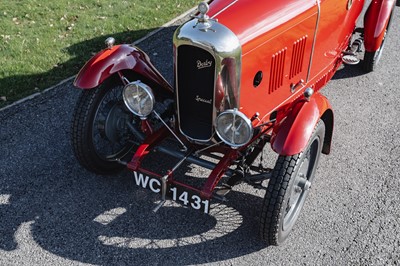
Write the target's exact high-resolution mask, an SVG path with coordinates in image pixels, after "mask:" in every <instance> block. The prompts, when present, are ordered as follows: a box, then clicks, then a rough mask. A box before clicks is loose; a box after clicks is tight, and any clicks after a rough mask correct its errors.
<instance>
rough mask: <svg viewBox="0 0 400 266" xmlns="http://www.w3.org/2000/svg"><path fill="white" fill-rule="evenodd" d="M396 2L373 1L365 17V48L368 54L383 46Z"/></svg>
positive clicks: (392, 0)
mask: <svg viewBox="0 0 400 266" xmlns="http://www.w3.org/2000/svg"><path fill="white" fill-rule="evenodd" d="M395 2H396V1H395V0H375V1H372V2H371V4H370V6H369V7H368V10H367V12H366V13H365V16H364V46H365V50H366V51H367V52H375V51H377V50H378V49H379V47H380V46H381V43H382V40H383V37H384V35H385V29H386V27H387V25H388V23H389V20H390V15H391V14H392V10H393V8H394V5H395Z"/></svg>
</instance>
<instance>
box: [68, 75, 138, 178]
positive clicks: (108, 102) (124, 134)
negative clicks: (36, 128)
mask: <svg viewBox="0 0 400 266" xmlns="http://www.w3.org/2000/svg"><path fill="white" fill-rule="evenodd" d="M122 89H123V85H122V84H120V83H114V82H107V83H104V84H103V85H100V86H99V87H97V88H94V89H90V90H84V91H82V94H81V95H80V97H79V99H78V101H77V104H76V107H75V110H74V114H73V120H72V127H71V133H72V146H73V151H74V154H75V156H76V158H77V159H78V161H79V163H80V164H81V165H82V166H84V167H85V168H86V169H88V170H89V171H91V172H94V173H97V174H105V175H108V174H113V173H116V172H118V171H120V170H121V169H123V168H124V167H125V166H123V165H121V164H120V163H118V162H117V160H118V159H121V158H123V157H124V156H126V155H127V154H129V153H130V152H131V151H132V149H133V147H134V144H133V138H132V134H131V133H130V131H129V128H128V126H127V123H128V122H132V121H133V119H134V116H133V114H131V113H130V112H129V111H128V110H127V109H126V108H125V105H124V103H123V99H122Z"/></svg>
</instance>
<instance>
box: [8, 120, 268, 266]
mask: <svg viewBox="0 0 400 266" xmlns="http://www.w3.org/2000/svg"><path fill="white" fill-rule="evenodd" d="M53 115H54V116H57V114H53ZM60 115H62V114H60ZM60 118H61V117H60ZM53 119H55V120H56V118H53ZM39 124H42V126H39V127H38V128H37V130H43V134H44V135H45V136H44V138H43V139H47V138H48V137H51V135H53V134H59V133H57V132H52V130H51V129H52V127H50V129H48V130H46V129H45V128H40V127H48V125H45V123H41V122H40V121H39ZM34 131H36V129H35V130H34ZM62 134H63V135H64V134H65V135H66V134H67V132H64V133H62ZM62 137H63V138H62V140H61V141H60V145H59V146H58V147H57V146H56V147H52V148H50V149H54V150H53V152H52V156H46V157H43V156H42V157H35V158H36V161H35V163H34V165H33V168H32V169H31V171H30V172H26V171H19V170H15V171H14V172H13V173H11V174H12V176H13V178H14V181H13V182H9V184H11V185H9V186H8V187H7V188H2V189H0V194H1V195H10V197H9V198H8V203H7V204H2V205H0V213H2V215H1V216H2V217H5V218H4V219H2V220H1V221H0V228H1V233H2V234H1V235H2V236H1V238H0V239H1V241H0V248H1V249H3V250H8V251H11V250H16V249H21V248H22V249H28V248H30V247H35V246H37V245H39V246H40V247H41V248H42V249H43V250H45V252H50V253H52V254H54V255H57V256H60V257H62V258H66V259H69V260H73V261H79V262H85V263H92V264H101V265H104V264H106V265H123V264H131V265H138V264H140V265H154V264H162V265H172V264H173V265H188V264H200V263H206V262H216V261H220V260H226V259H231V258H235V257H240V256H243V255H246V254H250V253H253V252H257V251H259V250H261V249H264V248H265V245H264V244H263V243H262V242H261V240H260V239H259V237H258V226H259V225H258V220H259V210H260V209H261V204H262V198H261V197H259V196H255V195H250V194H247V193H242V192H240V191H233V192H231V193H230V194H228V200H229V201H228V202H227V203H226V204H213V209H212V211H211V214H210V215H206V214H202V213H200V212H198V211H195V210H192V209H188V208H183V207H181V206H179V205H176V204H174V203H171V202H169V203H167V204H166V206H164V207H163V208H161V209H160V210H159V211H158V212H157V213H153V211H152V209H153V208H154V207H155V204H156V203H157V201H158V200H159V195H156V194H152V193H151V192H150V191H149V190H145V189H142V188H139V187H137V186H136V185H135V184H134V181H133V176H132V174H131V173H130V172H128V171H126V172H123V173H121V174H119V175H118V176H116V177H111V178H110V177H102V176H96V175H94V174H92V173H89V172H87V171H86V170H84V169H83V168H81V167H80V166H79V165H78V163H77V162H76V161H75V159H74V157H73V156H72V152H71V147H70V144H69V142H68V138H67V136H62ZM50 144H53V143H50ZM42 145H43V143H42V140H39V141H38V142H37V143H33V144H32V147H31V148H33V149H34V150H36V147H37V148H40V147H43V146H42ZM56 150H57V151H56ZM159 160H160V162H161V163H167V162H168V160H169V159H165V158H163V157H160V158H159ZM166 161H167V162H166ZM185 170H189V171H190V167H189V168H187V169H185ZM8 178H11V176H8ZM22 227H23V228H24V229H21V228H22ZM26 245H28V246H26ZM40 252H42V251H39V254H40Z"/></svg>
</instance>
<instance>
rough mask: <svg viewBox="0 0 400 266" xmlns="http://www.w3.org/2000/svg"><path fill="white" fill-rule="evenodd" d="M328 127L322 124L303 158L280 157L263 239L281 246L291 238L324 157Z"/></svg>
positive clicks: (267, 204)
mask: <svg viewBox="0 0 400 266" xmlns="http://www.w3.org/2000/svg"><path fill="white" fill-rule="evenodd" d="M324 136H325V124H324V122H323V121H322V120H320V121H319V122H318V123H317V125H316V127H315V129H314V132H313V134H312V136H311V138H310V140H309V142H308V144H307V147H306V148H305V149H304V151H303V152H302V153H300V154H296V155H293V156H279V158H278V160H277V162H276V165H275V168H274V170H273V172H272V176H271V179H270V181H269V184H268V188H267V191H266V194H265V197H264V203H263V207H262V212H261V237H262V239H263V240H264V241H266V242H267V244H268V245H280V244H282V243H283V242H284V241H285V240H286V238H287V237H288V235H289V233H290V231H291V230H292V228H293V226H294V224H295V222H296V220H297V218H298V217H299V214H300V211H301V208H302V207H303V205H304V201H305V199H306V197H307V195H308V193H309V191H310V188H311V184H312V182H313V179H314V175H315V170H316V168H317V165H318V160H319V157H320V155H321V150H322V144H323V141H324Z"/></svg>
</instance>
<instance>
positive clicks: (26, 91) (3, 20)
mask: <svg viewBox="0 0 400 266" xmlns="http://www.w3.org/2000/svg"><path fill="white" fill-rule="evenodd" d="M1 2H2V3H1V8H0V58H1V64H0V97H1V98H0V107H2V106H5V105H7V104H10V103H12V102H13V101H16V100H18V99H20V98H22V97H25V96H27V95H30V94H32V93H35V92H37V91H40V90H43V89H45V88H47V87H49V86H51V85H54V84H57V83H58V82H59V81H61V80H63V79H65V78H68V77H70V76H72V75H75V74H76V73H77V72H78V71H79V69H80V68H81V67H82V66H83V64H84V62H85V61H87V60H88V59H89V58H90V57H91V56H92V55H93V54H94V53H96V52H97V51H99V50H100V49H102V48H104V40H105V38H106V37H108V36H113V37H114V38H116V40H117V43H131V42H133V41H134V40H137V39H139V38H140V37H143V36H144V35H146V34H147V33H148V32H150V31H152V30H154V29H155V28H157V27H159V26H161V25H162V24H164V23H166V22H167V21H169V20H171V19H172V18H174V17H176V16H177V15H179V14H181V13H183V12H185V11H186V10H188V9H190V8H191V7H193V6H195V5H196V4H197V3H198V2H199V1H198V0H196V1H194V0H164V1H160V0H146V1H143V0H127V1H107V0H57V1H41V0H12V1H1Z"/></svg>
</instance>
